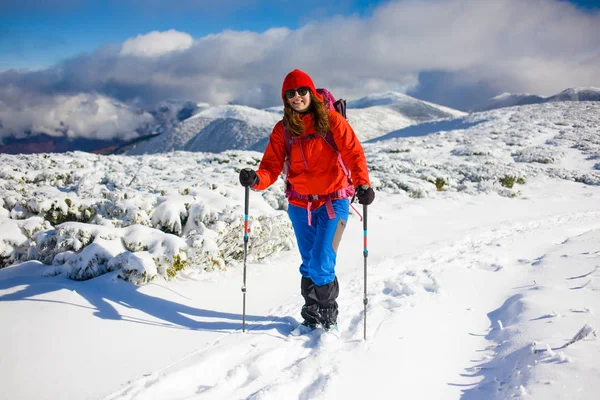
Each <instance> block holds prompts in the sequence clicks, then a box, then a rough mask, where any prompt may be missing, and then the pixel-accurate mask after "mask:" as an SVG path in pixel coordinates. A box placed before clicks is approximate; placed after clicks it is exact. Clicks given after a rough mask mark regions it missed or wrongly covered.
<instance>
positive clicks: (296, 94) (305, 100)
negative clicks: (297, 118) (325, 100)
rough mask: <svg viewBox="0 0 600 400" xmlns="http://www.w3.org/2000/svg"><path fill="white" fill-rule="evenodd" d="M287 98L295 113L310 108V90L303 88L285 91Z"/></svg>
mask: <svg viewBox="0 0 600 400" xmlns="http://www.w3.org/2000/svg"><path fill="white" fill-rule="evenodd" d="M285 98H286V100H287V102H288V104H289V105H290V107H292V108H293V109H294V110H295V111H297V112H304V111H306V110H308V107H310V89H308V88H306V87H301V88H297V89H292V90H286V91H285Z"/></svg>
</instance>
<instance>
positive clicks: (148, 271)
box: [107, 251, 158, 285]
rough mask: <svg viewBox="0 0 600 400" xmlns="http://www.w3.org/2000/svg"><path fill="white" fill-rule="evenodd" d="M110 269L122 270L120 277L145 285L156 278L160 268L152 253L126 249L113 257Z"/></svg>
mask: <svg viewBox="0 0 600 400" xmlns="http://www.w3.org/2000/svg"><path fill="white" fill-rule="evenodd" d="M107 267H108V269H109V270H110V271H116V270H120V271H119V274H118V275H117V276H118V277H119V278H121V279H123V280H126V281H128V282H131V283H134V284H136V285H143V284H145V283H148V282H150V281H152V280H153V279H155V278H156V276H157V274H158V270H157V269H156V263H155V262H154V259H153V258H152V254H150V253H149V252H147V251H139V252H135V253H132V252H129V251H125V252H123V253H121V254H119V255H117V256H116V257H113V258H111V259H110V260H109V261H108V265H107Z"/></svg>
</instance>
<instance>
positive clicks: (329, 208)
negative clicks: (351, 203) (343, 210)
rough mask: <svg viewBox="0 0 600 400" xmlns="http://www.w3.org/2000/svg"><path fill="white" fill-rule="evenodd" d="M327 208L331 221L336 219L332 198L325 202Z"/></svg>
mask: <svg viewBox="0 0 600 400" xmlns="http://www.w3.org/2000/svg"><path fill="white" fill-rule="evenodd" d="M325 207H326V208H327V216H328V217H329V219H334V218H335V211H334V210H333V204H332V203H331V198H328V199H327V200H325Z"/></svg>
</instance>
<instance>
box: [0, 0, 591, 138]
mask: <svg viewBox="0 0 600 400" xmlns="http://www.w3.org/2000/svg"><path fill="white" fill-rule="evenodd" d="M599 37H600V13H598V12H584V11H582V10H580V9H578V8H576V7H574V6H573V5H571V4H569V3H565V2H560V1H557V0H527V1H523V0H496V1H494V2H481V1H476V0H428V1H417V0H408V1H401V2H400V1H397V2H389V3H387V4H385V5H382V6H380V7H378V8H377V9H375V10H374V11H373V13H372V15H370V16H369V17H362V18H361V17H336V18H332V19H328V20H320V21H319V22H307V23H306V24H305V25H304V26H302V27H300V28H298V29H296V30H291V29H288V28H283V27H276V26H275V27H273V28H272V29H269V30H267V31H264V32H261V33H256V32H249V31H223V32H221V33H219V34H214V35H207V36H204V37H200V38H193V37H192V36H191V35H189V34H188V33H186V32H179V31H176V30H173V29H172V30H168V31H163V32H158V31H155V32H150V33H146V34H141V35H139V36H137V37H135V38H130V39H128V40H126V41H125V42H124V43H122V44H116V45H114V44H107V45H106V46H104V47H102V48H99V49H96V50H95V51H93V52H91V53H89V54H81V55H79V56H77V57H74V58H71V59H68V60H65V61H63V62H61V63H59V64H57V65H54V66H52V67H50V68H47V69H43V70H35V71H18V70H7V71H3V72H0V121H1V125H0V137H4V136H7V135H11V134H15V133H19V132H22V130H23V127H25V126H29V127H31V128H34V129H36V130H40V129H41V130H42V131H44V133H48V134H54V135H56V134H61V133H57V132H60V130H58V131H57V130H52V129H50V128H48V127H51V128H52V127H56V126H60V123H61V122H63V124H64V121H65V119H66V120H69V118H72V119H73V121H75V117H76V118H77V129H75V128H73V134H75V135H80V136H89V135H94V136H95V137H99V136H106V137H110V135H115V133H114V132H115V131H111V130H110V129H104V128H106V125H103V124H102V123H99V122H98V121H99V120H101V119H103V118H105V117H106V118H108V120H110V121H112V123H113V124H115V125H117V126H118V127H119V129H120V131H122V132H125V131H126V130H127V129H128V127H129V126H130V125H134V124H135V123H136V122H137V121H138V120H139V119H144V118H146V116H145V115H144V114H140V113H139V112H137V111H135V108H133V107H130V106H144V107H150V106H152V105H155V104H158V103H160V102H161V101H164V100H167V99H182V100H193V101H197V102H207V103H210V104H214V105H218V104H227V103H233V104H243V105H248V106H252V107H257V108H262V107H269V106H274V105H279V104H281V94H280V88H281V81H282V80H283V77H284V76H285V74H286V73H287V72H289V71H290V70H292V69H294V68H300V69H303V70H305V71H307V72H308V73H310V74H311V75H312V76H313V78H314V79H315V81H316V82H315V83H316V84H317V86H324V87H328V88H330V89H331V90H332V91H333V93H334V94H336V95H337V96H338V97H342V96H343V97H347V98H349V99H352V98H358V97H361V96H364V95H366V94H370V93H375V92H380V91H385V90H398V91H404V92H407V93H408V94H410V95H411V96H415V97H418V98H422V99H424V100H428V101H432V102H435V103H439V104H443V105H447V106H450V107H454V108H458V109H463V110H465V109H470V108H474V107H476V106H477V105H479V104H481V103H482V102H484V101H485V100H487V99H489V98H491V97H493V96H495V95H498V94H500V93H502V92H518V93H535V94H540V95H550V94H554V93H557V92H559V91H561V90H563V89H565V88H567V87H573V86H600V50H599V48H598V45H597V41H598V38H599ZM82 99H85V100H82ZM94 102H95V103H96V105H98V104H101V105H104V106H106V105H114V107H113V109H112V111H106V110H105V109H104V107H95V106H93V103H94ZM68 104H76V105H77V106H76V110H77V112H75V113H73V112H71V111H68V110H66V109H65V105H68ZM88 106H89V107H88ZM117 110H118V111H117ZM65 115H67V116H65ZM73 123H75V122H73ZM98 125H100V127H98Z"/></svg>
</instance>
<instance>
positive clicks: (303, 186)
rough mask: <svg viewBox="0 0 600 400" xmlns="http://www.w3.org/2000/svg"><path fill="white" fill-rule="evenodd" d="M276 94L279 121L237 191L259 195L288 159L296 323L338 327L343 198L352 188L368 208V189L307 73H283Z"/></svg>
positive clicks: (338, 121)
mask: <svg viewBox="0 0 600 400" xmlns="http://www.w3.org/2000/svg"><path fill="white" fill-rule="evenodd" d="M281 97H282V100H283V106H284V113H283V119H282V121H279V122H278V123H277V124H276V125H275V127H274V128H273V132H272V133H271V136H270V138H269V143H268V145H267V148H266V150H265V152H264V155H263V157H262V160H261V163H260V165H259V168H258V170H257V171H254V170H252V169H250V168H245V169H242V170H241V171H240V176H239V179H240V183H241V185H242V186H245V187H247V186H250V187H251V188H252V189H255V190H264V189H266V188H268V187H269V186H270V185H272V184H273V183H274V182H275V181H276V180H277V178H278V177H279V175H280V174H281V172H282V170H283V168H284V165H285V164H286V158H287V157H289V161H288V162H289V165H288V171H287V188H286V195H287V197H288V201H289V207H288V215H289V217H290V220H291V222H292V226H293V228H294V233H295V235H296V241H297V243H298V248H299V250H300V256H301V258H302V264H301V265H300V274H301V275H302V280H301V285H300V288H301V293H302V296H303V297H304V306H303V307H302V310H301V313H300V314H301V315H302V318H304V321H303V322H302V326H304V327H308V328H311V329H314V328H315V327H317V326H318V325H321V326H322V327H323V328H324V329H325V330H326V331H328V330H331V329H336V330H337V316H338V304H337V302H336V299H337V297H338V294H339V284H338V280H337V277H336V274H335V265H336V257H337V254H336V253H337V250H338V245H339V242H340V239H341V237H342V233H343V231H344V228H345V226H346V222H347V221H348V211H349V206H350V200H349V198H351V197H352V196H353V195H354V194H355V191H356V197H357V198H358V202H359V203H360V204H366V205H368V204H371V203H372V202H373V200H374V198H375V192H374V191H373V189H372V188H371V187H370V182H369V173H368V170H367V162H366V159H365V155H364V152H363V148H362V146H361V144H360V142H359V140H358V138H357V137H356V134H355V133H354V131H353V130H352V128H351V127H350V125H349V124H348V122H347V121H346V120H345V119H344V117H343V116H342V115H341V114H339V113H338V112H336V111H334V110H328V109H327V107H326V105H325V103H324V99H323V97H322V96H321V94H319V93H317V90H316V89H315V85H314V83H313V81H312V79H311V78H310V76H308V74H306V73H305V72H302V71H300V70H298V69H295V70H294V71H292V72H290V73H289V74H288V75H287V76H286V77H285V79H284V81H283V86H282V88H281ZM328 132H330V133H328ZM328 135H329V137H332V138H333V141H334V142H335V143H334V145H335V147H337V151H336V150H335V148H334V146H333V144H330V143H328V141H327V140H326V137H327V136H328ZM286 140H287V141H288V143H287V144H286ZM290 142H291V144H290ZM286 146H287V147H286ZM288 152H289V154H288ZM338 152H339V154H338ZM339 156H341V160H339ZM346 167H347V169H348V170H349V173H348V171H345V169H346ZM349 176H351V177H352V179H351V180H350V179H349Z"/></svg>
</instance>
